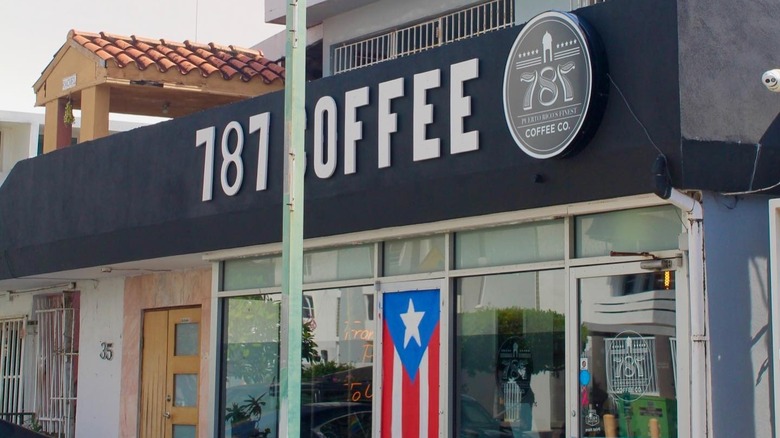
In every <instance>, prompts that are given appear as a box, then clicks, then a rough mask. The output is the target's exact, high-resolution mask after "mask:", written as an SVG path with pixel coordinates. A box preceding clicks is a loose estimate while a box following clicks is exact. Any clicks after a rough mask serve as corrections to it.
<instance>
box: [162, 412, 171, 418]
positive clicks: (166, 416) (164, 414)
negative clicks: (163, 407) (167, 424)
mask: <svg viewBox="0 0 780 438" xmlns="http://www.w3.org/2000/svg"><path fill="white" fill-rule="evenodd" d="M163 417H165V418H171V413H170V412H163Z"/></svg>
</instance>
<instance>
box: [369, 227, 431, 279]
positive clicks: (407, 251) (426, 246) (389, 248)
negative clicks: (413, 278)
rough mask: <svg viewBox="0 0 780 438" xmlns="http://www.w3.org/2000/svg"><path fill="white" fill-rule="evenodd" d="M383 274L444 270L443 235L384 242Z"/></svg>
mask: <svg viewBox="0 0 780 438" xmlns="http://www.w3.org/2000/svg"><path fill="white" fill-rule="evenodd" d="M382 259H383V261H384V275H403V274H419V273H421V272H435V271H443V270H444V236H443V235H442V236H432V237H422V238H415V239H404V240H396V241H389V242H385V245H384V255H383V258H382Z"/></svg>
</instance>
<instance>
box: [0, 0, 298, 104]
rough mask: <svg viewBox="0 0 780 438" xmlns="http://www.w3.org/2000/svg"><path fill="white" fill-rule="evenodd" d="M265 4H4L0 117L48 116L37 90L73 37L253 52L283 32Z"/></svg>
mask: <svg viewBox="0 0 780 438" xmlns="http://www.w3.org/2000/svg"><path fill="white" fill-rule="evenodd" d="M264 10H265V2H264V0H130V1H127V0H125V1H118V0H100V1H95V0H66V1H63V0H0V41H2V43H0V111H21V112H36V113H43V108H40V107H38V108H36V107H35V93H34V92H33V88H32V86H33V84H34V83H35V81H37V80H38V78H40V76H41V73H42V72H43V70H44V69H45V68H46V66H47V65H48V64H49V62H50V61H51V60H52V58H53V57H54V55H55V54H56V53H57V50H59V49H60V47H62V45H63V44H65V40H66V38H67V35H68V31H70V30H71V29H76V30H80V31H85V32H94V33H99V32H107V33H114V34H120V35H126V36H130V35H136V36H139V37H147V38H162V39H169V40H172V41H184V40H190V41H197V42H201V43H209V42H214V43H217V44H222V45H236V46H241V47H247V48H248V47H252V46H254V45H255V44H257V43H259V42H260V41H262V40H264V39H265V38H267V37H269V36H271V35H273V34H275V33H277V32H280V31H281V30H283V27H282V26H279V25H273V24H267V23H265V20H264Z"/></svg>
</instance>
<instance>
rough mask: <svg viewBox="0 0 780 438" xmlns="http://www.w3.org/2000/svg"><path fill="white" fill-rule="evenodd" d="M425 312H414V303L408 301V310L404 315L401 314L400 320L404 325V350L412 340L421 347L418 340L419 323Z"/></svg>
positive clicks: (420, 342) (410, 300)
mask: <svg viewBox="0 0 780 438" xmlns="http://www.w3.org/2000/svg"><path fill="white" fill-rule="evenodd" d="M423 315H425V312H416V311H415V310H414V303H413V302H412V299H411V298H410V299H409V308H408V309H407V310H406V313H402V314H401V320H402V321H403V323H404V328H405V330H404V348H406V346H407V345H409V341H410V340H411V339H412V338H414V340H415V341H417V345H419V346H421V347H422V341H421V340H420V321H422V319H423Z"/></svg>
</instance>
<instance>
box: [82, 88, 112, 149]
mask: <svg viewBox="0 0 780 438" xmlns="http://www.w3.org/2000/svg"><path fill="white" fill-rule="evenodd" d="M110 103H111V89H110V88H109V87H108V86H106V85H97V86H94V87H89V88H85V89H84V90H82V91H81V135H80V136H79V143H82V142H85V141H89V140H95V139H97V138H101V137H106V136H107V135H108V108H109V104H110Z"/></svg>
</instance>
